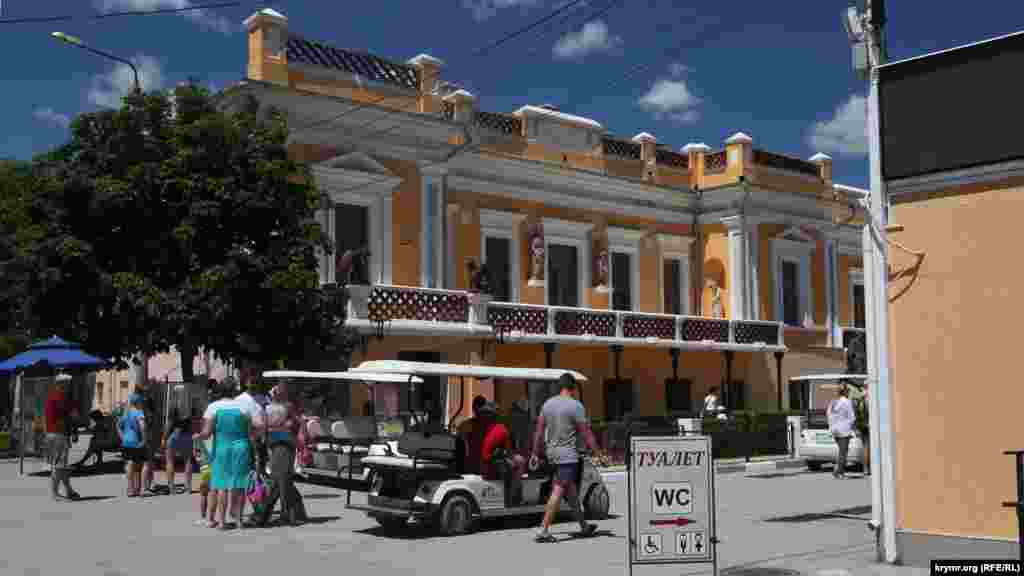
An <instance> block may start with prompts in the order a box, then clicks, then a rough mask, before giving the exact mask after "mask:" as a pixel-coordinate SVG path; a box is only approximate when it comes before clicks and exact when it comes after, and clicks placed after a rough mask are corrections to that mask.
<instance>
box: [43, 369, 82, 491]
mask: <svg viewBox="0 0 1024 576" xmlns="http://www.w3.org/2000/svg"><path fill="white" fill-rule="evenodd" d="M70 380H71V377H70V376H67V375H65V374H61V375H59V376H57V385H56V386H55V387H54V389H53V391H51V392H50V395H49V397H47V399H46V404H45V406H44V407H43V412H44V416H45V418H46V447H47V461H48V463H49V464H50V496H52V497H53V499H54V500H61V499H62V497H61V495H60V486H61V485H63V486H64V498H67V499H68V500H78V499H79V498H80V496H79V495H78V492H75V491H74V489H72V488H71V469H70V468H69V467H68V451H69V450H70V449H71V443H70V441H69V438H68V436H69V435H70V432H71V427H72V426H73V425H74V424H73V422H71V420H72V418H74V416H75V413H74V410H72V408H71V406H70V403H69V402H68V400H67V398H66V397H65V395H64V392H65V385H66V384H67V382H69V381H70Z"/></svg>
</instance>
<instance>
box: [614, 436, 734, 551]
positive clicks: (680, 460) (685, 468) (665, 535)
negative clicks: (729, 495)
mask: <svg viewBox="0 0 1024 576" xmlns="http://www.w3.org/2000/svg"><path fill="white" fill-rule="evenodd" d="M629 448H630V457H629V491H630V493H629V502H630V506H629V544H628V546H629V563H630V566H631V567H632V565H633V564H690V563H707V562H715V546H714V545H713V542H712V541H713V540H714V537H715V514H714V510H715V508H714V507H715V494H714V477H713V468H712V462H711V438H710V437H708V436H632V437H630V440H629Z"/></svg>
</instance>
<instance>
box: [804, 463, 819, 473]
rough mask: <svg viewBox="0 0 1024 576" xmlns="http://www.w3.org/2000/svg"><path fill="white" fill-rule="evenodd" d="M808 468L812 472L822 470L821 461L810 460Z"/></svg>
mask: <svg viewBox="0 0 1024 576" xmlns="http://www.w3.org/2000/svg"><path fill="white" fill-rule="evenodd" d="M807 469H808V470H810V471H811V472H817V471H819V470H821V462H817V461H815V460H808V461H807Z"/></svg>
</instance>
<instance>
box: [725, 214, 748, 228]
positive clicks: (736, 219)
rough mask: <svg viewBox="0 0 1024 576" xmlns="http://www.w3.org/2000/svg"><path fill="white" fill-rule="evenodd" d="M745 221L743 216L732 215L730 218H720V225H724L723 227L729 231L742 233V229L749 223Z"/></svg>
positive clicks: (745, 218)
mask: <svg viewBox="0 0 1024 576" xmlns="http://www.w3.org/2000/svg"><path fill="white" fill-rule="evenodd" d="M747 220H748V219H747V217H746V216H745V215H743V214H732V215H730V216H726V217H725V218H722V224H725V227H726V228H727V229H728V230H729V231H735V230H740V231H742V230H743V227H744V226H746V225H747V224H749V223H750V222H748V221H747Z"/></svg>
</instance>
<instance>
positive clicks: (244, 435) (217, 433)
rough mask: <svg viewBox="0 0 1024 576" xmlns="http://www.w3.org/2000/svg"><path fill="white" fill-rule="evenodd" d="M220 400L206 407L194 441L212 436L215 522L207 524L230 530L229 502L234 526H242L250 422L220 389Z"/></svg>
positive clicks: (249, 460)
mask: <svg viewBox="0 0 1024 576" xmlns="http://www.w3.org/2000/svg"><path fill="white" fill-rule="evenodd" d="M218 392H220V394H219V396H220V399H219V400H217V401H215V402H213V403H212V404H210V405H209V406H208V407H207V408H206V412H205V413H204V414H203V431H202V432H200V433H199V434H198V435H197V436H196V439H198V440H206V439H207V438H210V437H211V436H212V437H213V466H212V475H211V478H210V491H211V493H212V494H213V501H212V504H213V505H214V506H216V507H218V508H216V510H217V512H216V514H217V517H218V520H215V521H213V522H211V523H210V527H211V528H221V529H227V528H230V527H231V525H229V524H228V523H227V522H226V516H227V508H228V500H229V499H230V504H231V518H232V523H231V524H233V525H235V526H238V527H241V526H242V505H243V498H244V497H245V489H246V488H248V484H249V473H250V472H251V471H252V438H251V434H252V432H251V422H250V420H249V416H248V413H247V412H246V407H245V406H243V405H241V404H239V403H238V402H235V401H234V400H232V399H231V398H230V397H229V392H228V391H226V390H220V391H218Z"/></svg>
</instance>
